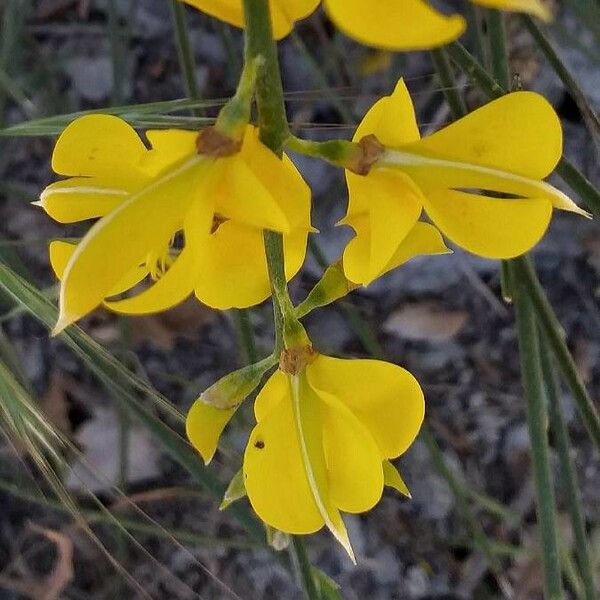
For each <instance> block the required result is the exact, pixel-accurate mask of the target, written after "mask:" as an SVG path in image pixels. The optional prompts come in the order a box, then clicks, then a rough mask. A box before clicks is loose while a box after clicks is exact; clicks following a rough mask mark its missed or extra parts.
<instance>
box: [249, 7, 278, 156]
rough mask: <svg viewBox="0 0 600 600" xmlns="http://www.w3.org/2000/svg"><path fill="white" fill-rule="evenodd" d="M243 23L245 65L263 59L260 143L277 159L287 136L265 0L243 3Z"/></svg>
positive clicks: (258, 92)
mask: <svg viewBox="0 0 600 600" xmlns="http://www.w3.org/2000/svg"><path fill="white" fill-rule="evenodd" d="M244 15H245V21H246V48H245V62H246V63H248V62H249V61H251V60H255V59H256V58H258V57H262V60H263V61H264V62H263V67H262V69H261V70H260V74H259V76H258V81H257V84H256V103H257V106H258V122H259V126H260V139H261V141H262V142H263V144H265V146H267V147H269V148H270V149H271V150H273V152H275V154H278V155H280V154H281V150H282V148H283V144H284V142H285V139H286V138H287V137H288V135H289V127H288V122H287V115H286V112H285V103H284V100H283V86H282V84H281V76H280V71H279V59H278V57H277V47H276V45H275V42H274V41H273V32H272V29H271V16H270V12H269V3H268V0H244Z"/></svg>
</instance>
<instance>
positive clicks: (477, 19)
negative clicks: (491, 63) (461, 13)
mask: <svg viewBox="0 0 600 600" xmlns="http://www.w3.org/2000/svg"><path fill="white" fill-rule="evenodd" d="M465 15H466V17H467V21H468V22H469V33H470V36H471V44H472V47H473V48H475V54H476V55H477V58H478V60H479V62H480V63H481V64H486V63H487V60H486V49H485V44H484V41H483V40H484V33H483V23H482V16H481V8H480V7H479V6H477V5H476V4H473V3H472V2H466V3H465Z"/></svg>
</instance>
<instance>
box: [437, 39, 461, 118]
mask: <svg viewBox="0 0 600 600" xmlns="http://www.w3.org/2000/svg"><path fill="white" fill-rule="evenodd" d="M431 60H432V61H433V66H434V67H435V71H436V73H437V75H438V78H439V80H440V84H441V86H442V91H443V93H444V97H445V98H446V102H447V103H448V106H449V108H450V113H451V115H452V118H453V119H454V120H456V119H460V118H461V117H462V116H464V115H465V114H466V113H467V107H466V106H465V103H464V101H463V99H462V96H461V95H460V93H459V91H458V89H457V88H456V77H455V76H454V72H453V71H452V65H451V64H450V61H449V60H448V54H447V53H446V51H445V50H444V48H436V49H435V50H432V51H431Z"/></svg>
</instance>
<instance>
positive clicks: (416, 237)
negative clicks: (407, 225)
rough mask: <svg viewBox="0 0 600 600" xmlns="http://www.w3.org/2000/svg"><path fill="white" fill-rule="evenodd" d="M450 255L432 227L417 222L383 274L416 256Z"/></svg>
mask: <svg viewBox="0 0 600 600" xmlns="http://www.w3.org/2000/svg"><path fill="white" fill-rule="evenodd" d="M451 253H452V250H450V248H448V247H447V246H446V244H445V243H444V239H443V238H442V235H441V234H440V232H439V231H438V230H437V229H436V228H435V227H434V226H433V225H430V224H429V223H423V222H421V221H419V222H418V223H416V224H415V226H414V227H413V228H412V229H411V230H410V231H409V232H408V235H407V236H406V237H405V238H404V239H403V240H402V242H401V243H400V245H399V246H398V248H397V249H396V252H395V253H394V256H392V258H391V260H390V262H389V263H388V264H387V265H386V266H385V269H384V270H383V273H387V272H388V271H391V270H392V269H396V268H397V267H399V266H400V265H403V264H404V263H405V262H408V261H409V260H410V259H411V258H415V257H416V256H420V255H426V254H451Z"/></svg>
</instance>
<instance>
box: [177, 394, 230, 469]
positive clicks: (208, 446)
mask: <svg viewBox="0 0 600 600" xmlns="http://www.w3.org/2000/svg"><path fill="white" fill-rule="evenodd" d="M236 410H237V407H236V408H228V409H220V408H215V407H214V406H210V405H209V404H205V403H204V402H203V401H202V399H201V398H198V400H196V402H194V404H193V405H192V408H191V409H190V412H189V413H188V415H187V419H186V421H185V431H186V434H187V437H188V439H189V440H190V442H191V443H192V445H193V446H194V448H196V450H198V452H200V455H201V456H202V458H203V459H204V462H205V463H206V464H208V463H209V462H210V461H211V460H212V458H213V456H214V455H215V452H216V451H217V446H218V444H219V438H220V437H221V433H223V429H225V426H226V425H227V423H229V421H230V420H231V417H233V415H234V413H235V411H236Z"/></svg>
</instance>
